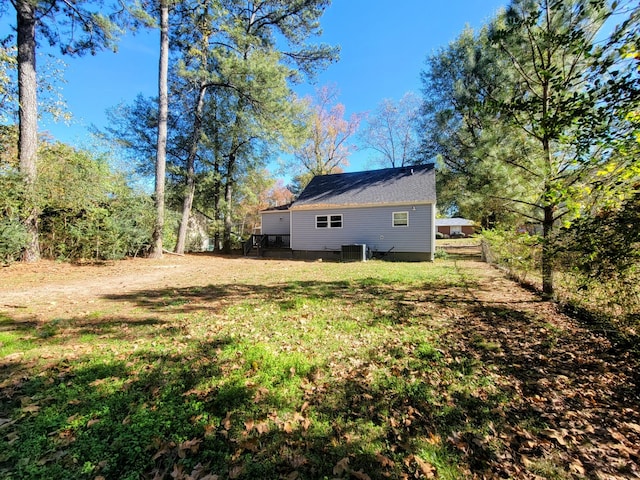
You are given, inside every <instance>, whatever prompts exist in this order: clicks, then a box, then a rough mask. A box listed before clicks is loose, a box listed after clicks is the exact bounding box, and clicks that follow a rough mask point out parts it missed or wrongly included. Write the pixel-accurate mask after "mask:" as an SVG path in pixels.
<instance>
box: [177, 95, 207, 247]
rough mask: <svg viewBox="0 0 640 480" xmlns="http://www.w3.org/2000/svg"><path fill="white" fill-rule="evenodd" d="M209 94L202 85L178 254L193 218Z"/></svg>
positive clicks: (183, 206) (192, 143)
mask: <svg viewBox="0 0 640 480" xmlns="http://www.w3.org/2000/svg"><path fill="white" fill-rule="evenodd" d="M206 93H207V87H206V86H205V85H204V84H202V85H200V92H199V93H198V103H197V105H196V111H195V117H194V120H193V134H192V137H191V145H190V146H189V156H188V158H187V188H186V191H185V195H184V201H183V202H182V219H181V220H180V229H179V230H178V242H177V243H176V250H175V251H176V253H180V254H183V253H184V249H185V245H186V240H187V227H188V226H189V217H190V216H191V207H192V206H193V197H194V196H195V193H196V172H195V163H196V155H197V153H198V145H199V144H200V136H201V135H202V110H203V109H204V97H205V95H206Z"/></svg>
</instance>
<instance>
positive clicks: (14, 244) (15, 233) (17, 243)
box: [0, 219, 29, 263]
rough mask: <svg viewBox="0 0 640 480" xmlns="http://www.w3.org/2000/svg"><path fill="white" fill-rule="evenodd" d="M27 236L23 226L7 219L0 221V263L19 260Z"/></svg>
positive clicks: (25, 244)
mask: <svg viewBox="0 0 640 480" xmlns="http://www.w3.org/2000/svg"><path fill="white" fill-rule="evenodd" d="M28 240H29V235H28V234H27V231H26V229H25V228H24V226H23V225H22V224H21V223H19V222H17V221H12V220H9V219H2V220H0V262H2V263H11V262H14V261H15V260H18V259H19V258H20V254H21V252H22V250H23V249H24V248H25V247H26V246H27V242H28Z"/></svg>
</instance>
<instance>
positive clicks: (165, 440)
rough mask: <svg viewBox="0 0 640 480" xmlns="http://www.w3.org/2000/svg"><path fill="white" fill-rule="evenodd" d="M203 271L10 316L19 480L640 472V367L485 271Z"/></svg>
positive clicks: (5, 364) (226, 265) (8, 346)
mask: <svg viewBox="0 0 640 480" xmlns="http://www.w3.org/2000/svg"><path fill="white" fill-rule="evenodd" d="M171 261H174V262H182V261H183V260H181V259H175V260H174V259H171ZM184 261H187V260H184ZM147 262H150V263H149V265H153V263H152V262H153V261H151V260H148V261H147ZM188 262H191V263H189V269H188V270H179V271H178V270H176V273H175V275H174V277H172V278H173V280H175V281H173V282H172V281H171V280H169V281H167V279H166V278H167V277H163V280H162V281H160V280H158V281H157V284H156V285H154V286H146V287H144V288H142V287H141V286H137V287H136V288H122V289H119V290H115V289H113V290H110V291H105V292H103V291H101V290H100V289H96V291H95V292H93V293H92V294H91V295H89V294H86V295H85V296H84V297H81V298H80V299H79V300H78V299H77V298H76V300H70V298H74V297H73V295H71V296H70V297H69V298H67V299H66V300H64V298H66V297H56V300H55V301H48V300H47V298H45V297H42V298H41V297H37V292H38V290H34V293H33V296H32V297H31V298H30V300H28V301H26V300H25V303H23V304H21V305H17V304H14V303H9V302H8V301H5V304H4V305H0V435H1V438H0V478H6V479H16V480H17V479H21V480H22V479H40V478H46V479H65V478H70V479H83V478H86V479H96V480H97V479H146V478H148V479H164V478H166V479H169V478H172V479H192V480H198V479H199V480H204V479H208V480H211V479H216V478H219V479H227V478H230V479H280V478H281V479H290V480H293V479H323V478H327V479H332V478H351V479H360V480H363V479H383V478H393V479H401V478H407V479H409V478H442V479H462V478H472V477H476V478H493V477H496V478H505V477H512V478H558V479H564V478H567V479H568V478H584V477H591V478H636V477H634V476H637V475H638V472H639V471H640V470H639V466H638V462H639V460H638V450H637V445H639V444H640V416H639V414H638V402H637V400H638V396H637V388H638V387H637V383H636V382H637V374H636V372H637V371H638V370H637V362H636V360H635V359H634V358H631V357H625V356H624V355H623V354H618V353H616V352H612V350H611V349H612V346H611V345H610V344H608V343H607V341H606V339H604V338H603V337H601V336H599V335H597V334H594V333H593V332H590V331H588V330H585V329H583V328H581V327H580V326H579V325H578V324H577V323H575V322H574V321H573V320H571V319H569V318H567V317H563V316H562V315H560V314H559V313H558V312H557V311H556V310H555V307H554V306H553V304H550V303H547V302H542V301H541V300H539V299H538V298H536V297H535V296H534V295H532V294H531V293H529V292H527V291H525V290H522V289H519V288H518V287H517V286H516V285H515V284H513V283H511V282H509V281H508V280H506V279H504V278H502V277H501V276H500V274H499V273H498V272H496V271H494V270H491V269H490V268H489V267H487V266H485V265H484V264H480V263H479V262H472V261H454V260H444V261H437V262H435V263H391V262H381V261H371V262H366V263H348V264H340V263H326V262H325V263H322V262H314V263H305V262H286V261H271V262H269V261H260V260H253V261H250V260H242V261H241V262H240V261H238V262H235V263H234V262H233V261H231V260H225V259H211V258H209V257H201V258H196V259H190V260H188ZM136 265H138V266H139V265H140V264H138V263H137V264H136ZM94 268H99V267H94ZM167 268H168V267H167ZM180 268H182V267H180ZM0 273H4V272H0ZM10 273H11V272H9V274H10ZM34 275H36V274H35V273H34ZM87 275H90V273H89V272H88V273H87ZM24 278H27V280H28V275H27V277H24ZM105 278H107V276H106V275H105ZM118 278H120V277H118ZM27 280H24V279H23V280H20V279H17V280H15V279H14V280H13V281H12V282H11V284H12V285H19V287H20V288H21V289H25V288H29V284H28V281H27ZM74 280H77V279H76V278H75V277H74ZM21 281H22V282H23V283H20V282H21ZM80 281H81V279H80ZM118 281H120V280H118ZM123 281H124V280H123ZM51 282H52V283H51V285H59V284H58V283H57V282H56V281H55V280H52V281H51ZM59 282H60V284H64V279H62V278H61V279H60V280H59ZM9 283H10V282H8V283H7V284H9ZM32 286H34V285H32ZM0 288H1V287H0ZM16 288H17V287H16ZM16 291H17V290H16ZM54 293H55V292H54ZM16 295H17V294H16ZM16 298H17V297H16ZM61 298H62V300H61ZM78 298H79V297H78ZM52 302H53V303H55V305H54V306H53V307H52V305H51V303H52ZM61 302H62V303H63V304H61ZM74 302H75V303H74ZM634 389H635V390H634ZM634 392H635V393H634ZM634 395H635V396H634ZM634 399H635V400H634ZM634 402H635V403H634Z"/></svg>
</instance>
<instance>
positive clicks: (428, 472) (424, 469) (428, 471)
mask: <svg viewBox="0 0 640 480" xmlns="http://www.w3.org/2000/svg"><path fill="white" fill-rule="evenodd" d="M413 460H414V461H415V462H416V464H417V465H418V468H419V469H420V472H421V473H422V474H423V475H424V476H425V477H426V478H435V469H434V468H433V465H431V464H430V463H429V462H425V461H424V460H422V459H421V458H420V457H418V456H417V455H414V456H413Z"/></svg>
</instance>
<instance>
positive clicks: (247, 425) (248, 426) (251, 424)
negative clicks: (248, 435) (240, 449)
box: [244, 419, 254, 432]
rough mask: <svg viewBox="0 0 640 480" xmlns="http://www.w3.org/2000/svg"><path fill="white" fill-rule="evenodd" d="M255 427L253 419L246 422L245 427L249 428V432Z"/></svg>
mask: <svg viewBox="0 0 640 480" xmlns="http://www.w3.org/2000/svg"><path fill="white" fill-rule="evenodd" d="M253 427H254V422H253V420H252V419H249V420H247V421H245V422H244V428H245V429H246V430H247V432H251V430H253Z"/></svg>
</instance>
